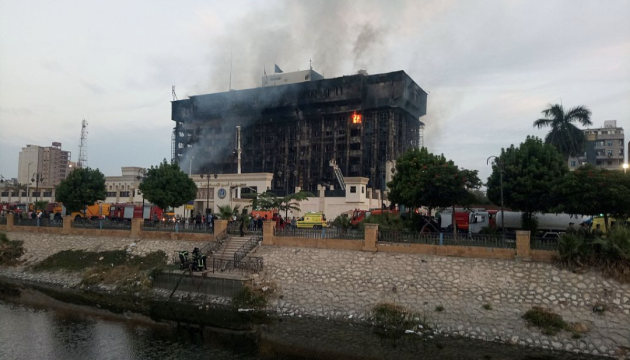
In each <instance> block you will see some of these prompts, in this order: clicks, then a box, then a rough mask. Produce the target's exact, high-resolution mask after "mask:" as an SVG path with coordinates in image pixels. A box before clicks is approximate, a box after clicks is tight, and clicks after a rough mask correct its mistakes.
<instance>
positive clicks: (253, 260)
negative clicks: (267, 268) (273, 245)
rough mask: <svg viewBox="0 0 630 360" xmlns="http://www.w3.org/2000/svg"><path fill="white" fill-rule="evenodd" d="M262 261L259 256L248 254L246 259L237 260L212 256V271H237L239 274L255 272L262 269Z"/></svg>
mask: <svg viewBox="0 0 630 360" xmlns="http://www.w3.org/2000/svg"><path fill="white" fill-rule="evenodd" d="M263 267H264V261H263V258H261V257H256V256H250V257H248V258H247V259H243V260H240V261H238V262H236V261H234V260H225V259H217V258H212V272H213V273H223V272H225V273H239V274H257V273H260V272H261V271H262V269H263Z"/></svg>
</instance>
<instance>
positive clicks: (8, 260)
mask: <svg viewBox="0 0 630 360" xmlns="http://www.w3.org/2000/svg"><path fill="white" fill-rule="evenodd" d="M23 245H24V242H23V241H20V240H9V238H8V237H7V234H5V233H0V265H3V266H11V265H17V264H19V263H20V260H19V258H20V257H21V256H22V255H24V253H25V250H24V246H23Z"/></svg>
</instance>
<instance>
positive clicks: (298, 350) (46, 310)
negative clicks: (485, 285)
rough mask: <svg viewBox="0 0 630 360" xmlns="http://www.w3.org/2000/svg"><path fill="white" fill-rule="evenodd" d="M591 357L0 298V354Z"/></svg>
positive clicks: (289, 321) (357, 329) (94, 357)
mask: <svg viewBox="0 0 630 360" xmlns="http://www.w3.org/2000/svg"><path fill="white" fill-rule="evenodd" d="M0 285H1V282H0ZM1 293H2V291H0V294H1ZM26 293H28V294H29V295H28V296H24V294H26ZM25 300H26V301H25ZM239 325H242V324H239ZM241 328H242V327H241ZM595 358H596V357H591V356H577V355H576V354H569V353H558V352H550V351H547V350H534V349H530V348H520V347H516V346H510V345H504V344H496V343H489V342H483V341H478V340H469V339H454V338H448V337H439V336H431V337H419V336H417V335H415V334H409V335H404V336H397V337H393V338H390V337H387V336H386V337H383V336H382V334H380V335H379V334H376V333H375V332H374V331H373V329H372V328H371V327H369V326H365V325H360V324H349V323H343V322H332V321H326V320H323V319H306V318H298V317H284V318H276V319H273V320H271V321H265V322H264V324H260V323H259V324H258V325H254V326H253V327H252V328H251V329H249V330H247V331H242V330H227V329H218V328H215V327H212V328H211V327H207V326H206V327H204V328H199V327H194V326H189V325H186V324H182V323H180V324H179V325H178V326H176V325H174V323H173V322H168V323H162V322H156V321H153V320H151V319H149V318H145V317H142V316H138V315H131V314H112V313H110V312H108V311H104V310H100V309H98V308H93V307H86V306H79V305H72V304H66V303H61V302H59V301H57V300H54V299H49V298H48V297H47V296H46V295H43V294H39V293H37V291H34V290H32V289H31V290H28V291H23V292H22V296H13V297H7V296H3V297H0V359H1V360H4V359H7V360H9V359H10V360H21V359H25V360H26V359H64V360H66V359H67V360H72V359H80V360H100V359H186V360H196V359H272V360H285V359H287V360H289V359H357V360H359V359H396V360H402V359H484V360H490V359H493V360H496V359H528V360H534V359H541V360H542V359H545V360H553V359H595Z"/></svg>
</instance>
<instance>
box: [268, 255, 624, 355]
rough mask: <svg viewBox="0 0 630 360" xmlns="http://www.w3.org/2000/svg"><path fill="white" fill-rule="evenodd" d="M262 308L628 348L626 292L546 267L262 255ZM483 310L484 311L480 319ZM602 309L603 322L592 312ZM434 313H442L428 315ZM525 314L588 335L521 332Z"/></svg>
mask: <svg viewBox="0 0 630 360" xmlns="http://www.w3.org/2000/svg"><path fill="white" fill-rule="evenodd" d="M257 256H263V257H264V259H265V268H266V280H267V281H269V282H270V283H275V286H276V287H277V295H278V296H277V297H275V299H274V300H273V301H271V304H270V306H271V307H272V308H273V309H274V310H277V311H278V312H280V313H285V314H287V313H288V314H294V315H297V314H310V315H316V316H323V317H345V318H350V317H352V318H359V319H365V318H367V317H369V311H370V309H371V308H372V307H373V306H374V305H376V304H378V303H380V302H387V303H394V304H398V305H401V306H404V307H405V308H407V309H408V310H411V311H414V312H419V313H421V314H423V315H424V316H425V317H426V319H427V321H428V322H429V323H432V324H433V325H434V326H436V327H437V328H439V329H440V330H441V331H443V332H446V333H450V334H458V335H462V336H466V337H471V338H477V339H483V340H499V341H505V342H512V343H518V344H521V345H530V346H538V347H544V348H553V349H564V350H568V351H576V352H578V351H580V352H585V353H591V354H600V355H602V354H606V355H613V354H615V353H616V354H619V353H620V352H622V351H623V350H624V349H623V347H629V346H630V286H629V285H627V284H626V285H621V284H619V283H617V282H615V281H608V280H605V279H603V278H602V277H601V276H599V275H598V274H597V273H585V274H581V275H579V274H574V273H571V272H568V271H563V270H560V269H558V268H557V267H555V266H554V265H551V264H542V263H529V262H515V261H506V260H490V259H468V258H455V257H439V256H431V255H416V254H393V253H366V252H357V251H343V250H327V249H312V248H301V249H296V248H288V247H275V246H263V247H262V248H261V249H259V250H258V251H257ZM484 304H490V305H491V306H492V310H485V309H484V308H483V305H484ZM595 304H603V305H605V306H606V308H607V310H606V311H605V312H604V313H603V314H597V313H594V312H593V310H592V309H593V306H594V305H595ZM437 306H442V307H443V308H444V310H443V311H442V312H438V311H436V307H437ZM533 306H540V307H545V308H549V309H551V310H552V311H554V312H555V313H557V314H560V315H562V317H563V318H564V320H565V321H568V322H579V323H582V324H585V325H586V326H587V327H588V332H586V333H585V334H582V338H580V339H574V338H572V334H571V333H568V332H561V333H559V334H558V335H556V336H546V335H543V334H541V332H540V331H539V330H538V329H537V328H528V327H527V325H526V323H525V321H524V320H523V319H522V318H521V316H522V315H523V314H524V313H525V312H526V311H527V310H530V309H531V308H532V307H533Z"/></svg>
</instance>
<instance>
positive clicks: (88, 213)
mask: <svg viewBox="0 0 630 360" xmlns="http://www.w3.org/2000/svg"><path fill="white" fill-rule="evenodd" d="M109 208H110V206H109V204H106V203H96V204H94V205H88V206H87V207H86V208H85V213H84V212H83V211H74V212H72V213H71V214H70V216H71V217H72V218H73V219H74V221H80V220H82V219H91V220H98V219H100V218H106V217H108V216H109Z"/></svg>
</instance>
